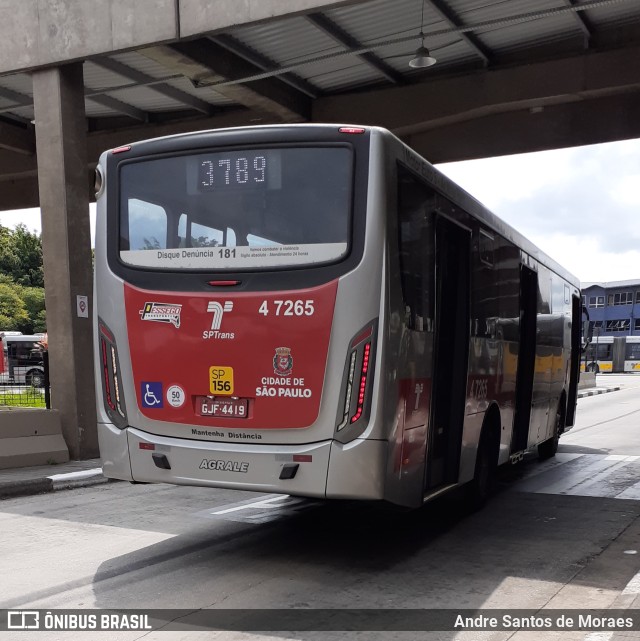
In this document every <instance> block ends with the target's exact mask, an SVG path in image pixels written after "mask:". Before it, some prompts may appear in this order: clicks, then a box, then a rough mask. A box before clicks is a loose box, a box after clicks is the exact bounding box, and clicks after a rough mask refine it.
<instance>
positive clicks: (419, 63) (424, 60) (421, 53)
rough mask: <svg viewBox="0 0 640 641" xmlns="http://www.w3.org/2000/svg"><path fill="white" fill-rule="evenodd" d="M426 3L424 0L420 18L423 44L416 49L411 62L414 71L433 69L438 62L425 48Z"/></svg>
mask: <svg viewBox="0 0 640 641" xmlns="http://www.w3.org/2000/svg"><path fill="white" fill-rule="evenodd" d="M424 2H425V0H422V16H421V18H420V42H421V43H422V44H421V45H420V46H419V47H418V48H417V49H416V53H415V55H414V56H413V58H411V60H409V66H410V67H412V68H414V69H422V68H424V67H431V66H432V65H435V64H436V62H438V61H437V60H436V59H435V58H434V57H433V56H432V55H431V53H429V49H427V48H426V47H425V46H424Z"/></svg>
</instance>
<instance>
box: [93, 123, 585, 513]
mask: <svg viewBox="0 0 640 641" xmlns="http://www.w3.org/2000/svg"><path fill="white" fill-rule="evenodd" d="M96 198H97V231H96V246H95V279H96V280H95V305H94V310H95V327H96V330H95V362H96V381H97V398H98V421H99V424H98V429H99V442H100V451H101V455H102V458H103V470H104V474H105V475H106V476H107V477H111V478H118V479H126V480H129V481H133V482H144V483H172V484H183V485H194V486H204V487H216V488H230V489H241V490H252V491H260V492H272V493H282V494H289V495H295V496H306V497H317V498H325V499H356V500H357V499H361V500H382V501H386V502H389V503H392V504H397V505H401V506H407V507H417V506H419V505H422V504H423V503H424V502H426V501H428V500H430V499H432V498H434V497H436V496H439V495H441V494H443V493H445V492H447V491H449V490H452V489H454V488H457V487H461V486H465V491H466V492H467V493H468V495H469V497H470V499H472V500H473V501H477V502H478V503H479V504H481V503H482V502H484V500H485V498H486V496H487V494H488V491H489V489H490V487H491V481H492V479H493V478H494V474H495V472H496V469H497V467H498V466H499V465H502V464H505V463H508V462H515V461H518V460H520V459H522V457H523V456H524V453H525V452H527V451H529V450H536V449H537V451H538V453H539V454H540V456H541V457H543V458H545V457H550V456H553V455H554V454H555V452H556V449H557V446H558V439H559V437H560V436H561V434H563V433H564V432H565V431H566V430H568V429H569V428H570V427H571V426H572V425H573V423H574V416H575V408H576V398H577V380H578V376H579V367H580V360H579V356H580V329H581V327H580V324H581V323H580V318H581V305H580V291H579V281H578V279H577V278H575V277H574V276H572V275H571V274H570V273H569V272H567V271H566V270H565V269H563V268H562V267H561V266H560V265H558V264H557V263H556V262H554V261H553V260H552V259H550V258H549V257H548V256H546V255H544V254H543V253H542V252H541V251H540V250H539V249H537V248H536V247H535V246H534V245H533V244H532V243H531V242H529V241H527V240H526V239H525V238H524V237H522V236H521V235H520V234H519V233H518V232H516V231H515V230H514V229H512V228H511V227H510V226H508V225H507V224H506V223H504V222H503V221H502V220H500V219H499V218H498V217H496V216H495V215H493V214H492V213H491V212H489V211H488V210H487V209H486V208H484V207H483V206H482V205H481V204H480V203H479V202H477V201H476V200H475V199H474V198H473V197H471V196H470V195H469V194H467V193H466V192H465V191H464V190H462V189H461V188H460V187H458V186H457V185H456V184H454V183H453V182H452V181H451V180H449V179H448V178H447V177H445V176H444V175H443V174H441V173H440V172H439V171H438V170H436V169H435V168H434V167H433V166H431V165H430V164H429V163H428V162H427V161H426V160H425V159H423V158H422V157H420V156H419V155H418V154H416V153H415V152H414V151H412V150H411V149H410V148H409V147H407V146H406V145H404V144H403V143H402V142H401V141H400V140H399V139H398V138H396V137H395V136H394V135H392V134H391V133H390V132H388V131H386V130H384V129H381V128H378V127H359V126H346V125H330V124H322V125H321V124H304V125H272V126H256V127H247V128H232V129H221V130H213V131H202V132H197V133H188V134H181V135H175V136H168V137H163V138H157V139H153V140H146V141H141V142H135V143H132V144H130V145H126V146H122V147H119V148H116V149H112V150H108V151H106V152H104V153H103V154H102V155H101V157H100V160H99V164H98V167H97V170H96Z"/></svg>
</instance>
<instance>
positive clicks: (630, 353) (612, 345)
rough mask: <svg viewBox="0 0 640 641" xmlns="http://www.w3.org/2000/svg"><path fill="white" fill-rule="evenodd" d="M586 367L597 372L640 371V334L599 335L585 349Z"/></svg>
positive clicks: (584, 366)
mask: <svg viewBox="0 0 640 641" xmlns="http://www.w3.org/2000/svg"><path fill="white" fill-rule="evenodd" d="M585 369H586V371H588V372H596V373H597V374H599V373H614V374H620V373H623V372H640V336H597V337H596V338H595V339H593V340H592V342H591V343H589V345H588V346H587V349H586V351H585V355H584V362H583V363H582V367H581V370H582V371H584V370H585Z"/></svg>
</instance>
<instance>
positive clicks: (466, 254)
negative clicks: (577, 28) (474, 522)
mask: <svg viewBox="0 0 640 641" xmlns="http://www.w3.org/2000/svg"><path fill="white" fill-rule="evenodd" d="M435 234H436V259H435V263H436V265H435V279H436V300H435V317H436V325H435V344H434V350H433V353H434V365H433V394H432V402H431V420H430V421H429V434H428V444H427V465H426V474H425V489H426V490H431V489H434V488H437V487H438V486H441V485H445V484H450V483H456V482H457V480H458V471H459V467H460V449H461V447H462V427H463V422H464V414H465V402H466V391H467V361H468V356H469V331H470V327H469V287H470V284H469V278H470V277H469V271H470V255H471V232H470V231H469V230H467V229H464V228H462V227H460V226H458V225H456V224H455V223H453V222H451V221H450V220H448V219H446V218H443V217H441V216H438V217H437V218H436V232H435Z"/></svg>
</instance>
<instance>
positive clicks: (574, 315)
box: [565, 296, 582, 425]
mask: <svg viewBox="0 0 640 641" xmlns="http://www.w3.org/2000/svg"><path fill="white" fill-rule="evenodd" d="M581 319H582V309H581V304H580V299H579V298H578V297H577V296H573V297H572V299H571V364H570V365H569V367H570V374H569V397H568V399H567V416H566V421H565V423H566V425H573V424H574V421H575V415H576V403H577V402H578V379H579V378H580V356H581V353H580V330H581V326H580V320H581ZM565 347H566V346H565Z"/></svg>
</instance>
